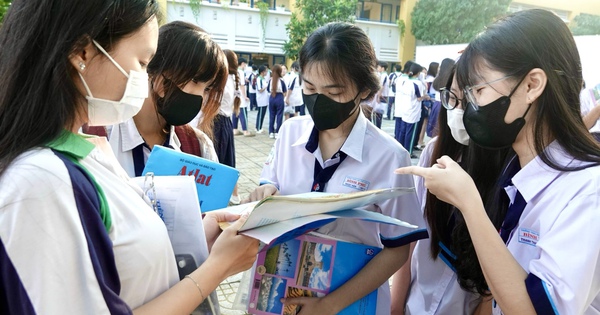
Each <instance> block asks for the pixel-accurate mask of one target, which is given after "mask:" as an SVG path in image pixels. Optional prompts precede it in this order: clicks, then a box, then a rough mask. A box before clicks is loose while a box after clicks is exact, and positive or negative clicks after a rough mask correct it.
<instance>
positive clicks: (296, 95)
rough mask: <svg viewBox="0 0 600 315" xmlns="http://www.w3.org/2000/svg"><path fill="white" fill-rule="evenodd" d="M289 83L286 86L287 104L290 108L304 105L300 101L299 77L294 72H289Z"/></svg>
mask: <svg viewBox="0 0 600 315" xmlns="http://www.w3.org/2000/svg"><path fill="white" fill-rule="evenodd" d="M291 73H292V74H291V77H290V83H289V85H288V91H290V92H289V93H290V96H289V100H288V101H289V104H290V106H300V105H302V104H304V100H303V99H302V84H301V83H300V76H298V74H296V73H295V72H291Z"/></svg>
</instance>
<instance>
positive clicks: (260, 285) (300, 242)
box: [248, 233, 381, 315]
mask: <svg viewBox="0 0 600 315" xmlns="http://www.w3.org/2000/svg"><path fill="white" fill-rule="evenodd" d="M380 251H381V248H378V247H374V246H368V245H363V244H354V243H349V242H344V241H341V240H336V239H333V238H329V237H326V236H324V235H317V234H312V233H311V234H307V235H302V236H298V237H296V238H294V239H292V240H289V241H286V242H284V243H282V244H279V245H277V246H274V247H271V248H269V249H268V250H266V251H262V252H260V253H259V255H258V258H257V265H256V270H255V272H254V276H253V278H252V279H251V280H252V284H253V285H252V289H251V291H250V300H249V304H248V311H249V312H250V314H257V315H267V314H269V315H270V314H280V315H296V314H297V313H298V312H299V311H300V306H298V305H283V304H282V303H281V302H280V298H282V297H300V296H308V297H322V296H325V295H327V294H328V293H329V292H331V291H334V290H335V289H337V288H339V287H340V286H342V285H343V284H344V283H346V281H348V280H350V279H351V278H352V277H353V276H354V275H356V274H357V273H358V272H359V271H360V270H361V269H362V268H363V267H364V266H365V265H366V264H367V263H368V262H369V261H371V259H373V258H374V257H375V256H376V255H377V254H378V253H379V252H380ZM376 308H377V289H376V290H374V291H373V292H371V293H370V294H368V295H366V296H365V297H363V298H362V299H359V300H358V301H356V302H354V303H353V304H351V305H349V306H348V307H347V308H345V309H344V310H342V311H341V312H340V313H338V314H342V315H350V314H352V315H361V314H365V315H367V314H368V315H371V314H375V313H376Z"/></svg>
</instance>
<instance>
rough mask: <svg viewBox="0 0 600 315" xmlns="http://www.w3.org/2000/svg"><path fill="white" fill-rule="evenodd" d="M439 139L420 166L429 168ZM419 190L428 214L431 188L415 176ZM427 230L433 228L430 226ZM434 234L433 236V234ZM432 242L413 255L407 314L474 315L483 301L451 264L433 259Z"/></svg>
mask: <svg viewBox="0 0 600 315" xmlns="http://www.w3.org/2000/svg"><path fill="white" fill-rule="evenodd" d="M436 141H437V137H435V138H433V139H431V141H429V143H427V145H426V146H425V149H423V153H422V154H421V158H420V159H419V163H418V166H421V167H429V166H430V164H431V155H432V153H433V149H434V148H435V143H436ZM414 179H415V190H416V193H417V197H418V198H419V200H420V201H421V211H422V213H423V214H424V213H425V203H426V197H427V188H426V187H425V182H424V181H423V177H421V176H415V178H414ZM427 230H428V232H429V233H431V228H430V227H429V224H427ZM430 235H431V234H430ZM430 246H431V239H429V238H426V239H422V240H419V241H418V242H417V245H416V246H415V249H414V251H413V254H412V259H411V263H410V264H411V265H410V269H411V270H410V287H409V290H408V296H407V298H406V306H405V310H404V311H405V314H406V315H411V314H412V315H415V314H419V315H421V314H423V315H434V314H436V315H438V314H439V315H444V314H473V311H474V310H475V308H477V306H478V305H479V302H480V299H479V298H478V296H477V295H476V294H473V293H469V292H466V291H465V290H463V289H462V288H461V287H460V285H459V284H458V281H457V276H456V273H455V272H454V270H453V267H451V266H450V265H449V264H447V263H446V262H444V260H443V259H442V258H441V257H440V256H438V257H436V259H435V260H434V259H432V258H431V251H430Z"/></svg>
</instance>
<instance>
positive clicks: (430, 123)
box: [427, 58, 455, 138]
mask: <svg viewBox="0 0 600 315" xmlns="http://www.w3.org/2000/svg"><path fill="white" fill-rule="evenodd" d="M454 64H455V62H454V60H453V59H450V58H446V59H444V60H442V63H441V65H440V68H439V70H440V71H439V72H438V75H437V76H436V77H435V79H433V83H432V84H431V86H432V87H433V90H434V91H435V97H434V102H433V104H432V105H431V110H430V111H429V119H428V120H427V136H429V137H431V138H433V137H435V136H437V134H438V125H439V124H438V114H439V112H440V108H441V106H442V103H441V102H442V99H441V98H440V89H442V88H443V87H445V85H446V82H448V78H449V77H450V74H451V73H452V72H454Z"/></svg>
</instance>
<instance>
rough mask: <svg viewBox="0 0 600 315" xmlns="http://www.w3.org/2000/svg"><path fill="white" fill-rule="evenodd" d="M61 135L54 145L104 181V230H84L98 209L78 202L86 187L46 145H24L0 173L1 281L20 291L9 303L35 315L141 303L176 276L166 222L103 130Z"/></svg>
mask: <svg viewBox="0 0 600 315" xmlns="http://www.w3.org/2000/svg"><path fill="white" fill-rule="evenodd" d="M88 137H89V136H88ZM62 139H64V140H65V141H64V142H62V144H60V145H56V146H54V148H55V149H57V150H59V151H61V152H68V153H69V154H71V155H72V156H74V157H76V158H77V159H78V160H79V163H80V164H81V165H82V166H83V167H84V168H85V169H87V171H88V172H89V173H90V174H91V175H92V176H93V178H94V179H95V181H96V182H97V184H98V186H99V187H101V188H102V190H103V192H104V195H105V197H106V202H107V204H108V211H109V213H110V216H111V220H112V224H111V226H110V229H109V230H108V232H106V229H105V227H102V228H101V231H102V232H101V233H93V232H89V233H88V231H90V230H89V227H90V226H94V225H95V226H97V225H98V224H99V225H102V222H101V220H100V217H99V216H98V217H97V218H95V217H94V213H91V212H89V211H97V210H96V209H89V208H88V207H80V205H83V204H81V202H82V200H83V199H85V197H86V196H88V195H87V194H85V192H86V190H85V189H82V188H81V187H80V186H79V185H77V182H75V183H74V182H72V181H71V177H70V174H69V172H68V171H67V167H65V163H63V161H62V160H61V159H59V157H57V156H56V155H55V154H54V153H53V151H52V150H50V149H49V148H41V147H38V148H33V149H31V150H28V151H27V152H25V153H23V154H21V155H20V156H19V157H18V158H17V159H16V160H15V161H14V162H13V163H12V164H11V165H10V166H9V167H8V169H7V170H6V172H5V173H4V174H3V176H2V177H1V178H0V187H2V188H1V189H0V210H1V211H0V241H1V242H2V244H1V245H2V246H0V263H1V264H2V266H5V267H6V266H8V265H9V264H12V266H14V269H9V270H7V272H8V273H9V274H10V276H14V277H13V278H10V277H7V278H4V279H3V280H0V285H3V286H5V285H7V281H8V282H10V280H13V283H10V284H8V285H9V288H8V290H9V291H10V290H16V289H17V288H18V286H17V282H18V285H20V286H22V287H23V289H24V292H25V293H26V296H20V297H21V298H20V299H16V300H12V301H9V303H10V302H12V303H15V304H19V303H24V304H21V307H23V305H29V306H31V307H32V309H33V310H34V312H35V313H37V314H109V313H110V312H111V310H113V311H114V308H115V307H119V306H120V307H123V304H122V302H125V303H126V304H127V305H128V306H129V308H130V309H134V308H136V307H139V306H141V305H142V304H144V303H146V302H148V301H150V300H152V299H153V298H155V297H157V296H158V295H160V294H161V293H163V292H164V291H166V290H167V289H169V288H170V287H171V286H173V285H175V283H177V282H178V281H179V275H178V272H177V266H176V264H175V259H174V257H175V256H174V254H173V250H172V247H171V243H170V241H169V236H168V234H167V229H166V227H165V225H164V223H163V222H162V220H161V219H160V217H159V216H158V215H157V214H156V213H155V212H154V211H153V210H152V207H151V206H150V205H149V204H148V203H147V202H146V200H147V199H146V200H145V199H143V198H142V196H143V192H142V190H141V189H140V188H139V187H137V185H135V184H133V183H132V182H129V181H128V177H127V175H126V174H125V173H124V171H123V170H122V169H121V167H120V166H119V165H118V163H117V162H116V161H115V159H114V156H112V154H111V152H110V146H109V145H108V143H107V142H106V139H105V138H104V137H92V138H89V140H86V138H84V137H83V136H81V135H75V134H72V133H68V136H66V137H64V138H62ZM91 142H94V143H95V145H94V144H92V143H91ZM92 193H94V194H96V192H92ZM82 196H83V197H82ZM86 209H87V210H86ZM96 213H97V212H96ZM84 218H85V219H86V220H83V219H84ZM92 231H93V230H92ZM102 240H108V241H109V242H110V243H111V244H110V245H108V246H110V247H109V248H108V250H107V249H106V247H100V248H99V247H97V246H98V245H99V244H101V242H102ZM111 249H112V251H111ZM92 250H94V251H95V253H96V254H97V256H95V257H92V256H91V255H90V251H92ZM113 255H114V256H113ZM101 261H104V262H105V263H106V264H108V265H111V264H112V265H114V266H115V267H116V271H117V273H118V279H116V278H111V274H110V273H107V272H106V271H107V270H106V269H104V268H102V267H94V266H98V265H97V264H102V263H101ZM95 270H96V271H95ZM103 271H104V272H103ZM98 272H99V273H100V275H99V274H98ZM5 275H6V274H5ZM102 278H104V279H105V280H107V281H108V282H110V281H115V283H116V284H117V285H120V288H121V290H120V293H119V294H118V295H117V294H115V292H114V291H112V290H111V291H112V292H113V294H112V295H110V294H107V295H104V294H103V290H102V287H103V286H102V285H101V282H102V281H101V279H102ZM105 283H107V282H105ZM104 288H106V287H104ZM4 289H7V288H6V287H5V288H4ZM1 308H2V307H0V309H1ZM121 311H124V310H123V309H121Z"/></svg>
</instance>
